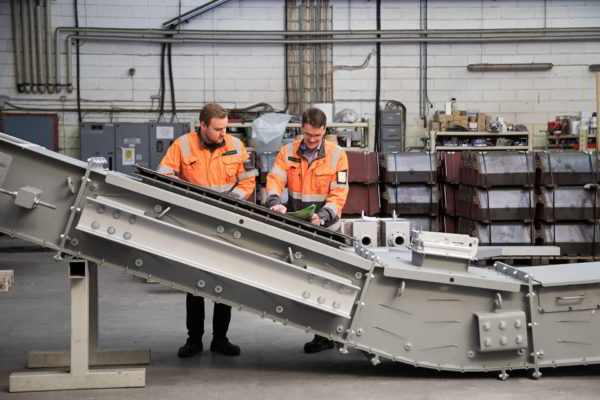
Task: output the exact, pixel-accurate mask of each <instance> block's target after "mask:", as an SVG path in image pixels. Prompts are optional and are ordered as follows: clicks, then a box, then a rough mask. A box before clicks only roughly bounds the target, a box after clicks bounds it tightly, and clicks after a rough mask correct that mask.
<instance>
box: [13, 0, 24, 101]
mask: <svg viewBox="0 0 600 400" xmlns="http://www.w3.org/2000/svg"><path fill="white" fill-rule="evenodd" d="M19 3H20V2H19V0H12V3H11V8H12V27H13V41H14V46H15V76H16V78H17V91H19V92H22V91H23V73H22V70H23V66H22V62H23V50H22V48H21V46H22V44H21V38H22V37H21V6H20V5H19Z"/></svg>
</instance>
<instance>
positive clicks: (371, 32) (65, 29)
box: [55, 26, 600, 36]
mask: <svg viewBox="0 0 600 400" xmlns="http://www.w3.org/2000/svg"><path fill="white" fill-rule="evenodd" d="M63 32H91V33H106V32H110V33H128V34H153V35H161V36H162V35H210V36H235V35H243V36H289V35H292V36H336V35H351V36H355V35H402V34H412V35H435V34H482V35H485V34H512V33H519V34H521V33H522V34H527V33H550V34H562V33H583V32H590V33H598V32H600V27H587V28H510V29H390V30H376V29H375V30H374V29H367V30H330V31H289V30H284V31H277V30H263V31H248V30H206V29H183V30H176V29H143V28H142V29H138V28H93V27H92V28H89V27H82V28H75V27H71V26H61V27H57V28H56V29H55V34H58V35H60V33H63Z"/></svg>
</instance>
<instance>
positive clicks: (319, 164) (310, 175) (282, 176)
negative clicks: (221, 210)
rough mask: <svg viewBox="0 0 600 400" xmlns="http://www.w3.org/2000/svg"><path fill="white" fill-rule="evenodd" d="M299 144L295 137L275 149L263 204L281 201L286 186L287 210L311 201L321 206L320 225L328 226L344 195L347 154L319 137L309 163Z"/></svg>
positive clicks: (340, 206)
mask: <svg viewBox="0 0 600 400" xmlns="http://www.w3.org/2000/svg"><path fill="white" fill-rule="evenodd" d="M300 143H302V141H301V140H296V141H295V142H293V143H288V144H287V145H285V146H283V147H282V148H281V149H280V150H279V154H277V158H276V159H275V165H274V166H273V169H272V170H271V172H270V173H269V175H268V176H267V206H268V207H272V206H273V205H275V204H280V203H281V198H282V196H283V189H284V188H285V186H286V185H287V188H288V194H289V201H288V205H287V208H288V210H289V211H297V210H301V209H302V208H304V207H307V206H309V205H311V204H315V205H317V208H319V207H321V208H320V209H319V211H318V215H319V217H320V218H321V220H323V221H324V225H325V226H330V225H332V224H333V223H335V222H336V221H337V220H338V219H339V217H340V216H341V215H342V208H344V204H346V198H347V197H348V156H347V155H346V152H345V151H344V150H342V148H341V147H340V146H338V145H337V144H335V143H333V142H330V141H328V140H323V142H322V144H321V148H320V149H319V154H318V156H317V158H316V159H315V160H313V162H312V163H310V165H309V163H308V160H307V158H306V156H305V154H304V152H302V150H301V149H300Z"/></svg>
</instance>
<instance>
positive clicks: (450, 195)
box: [441, 183, 458, 215]
mask: <svg viewBox="0 0 600 400" xmlns="http://www.w3.org/2000/svg"><path fill="white" fill-rule="evenodd" d="M441 189H442V199H441V200H442V201H441V203H442V213H444V214H447V215H456V193H457V192H458V185H453V184H449V183H444V184H442V185H441Z"/></svg>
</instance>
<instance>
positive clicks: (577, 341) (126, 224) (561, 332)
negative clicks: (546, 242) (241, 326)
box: [0, 135, 600, 378]
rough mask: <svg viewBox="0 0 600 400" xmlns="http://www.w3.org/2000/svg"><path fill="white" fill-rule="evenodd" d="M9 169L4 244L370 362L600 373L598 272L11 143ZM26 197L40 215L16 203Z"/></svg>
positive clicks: (4, 167) (3, 142)
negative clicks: (342, 225) (361, 231)
mask: <svg viewBox="0 0 600 400" xmlns="http://www.w3.org/2000/svg"><path fill="white" fill-rule="evenodd" d="M0 160H3V162H2V163H0V177H2V176H4V179H3V180H2V181H0V186H1V189H2V190H1V193H0V231H1V232H3V233H6V234H8V235H11V236H16V237H20V238H23V239H25V240H28V241H31V242H34V243H38V244H40V245H42V246H45V247H47V248H51V249H54V250H56V251H57V257H63V258H64V257H79V258H84V259H87V260H90V261H92V262H95V263H98V264H99V265H100V266H111V267H116V268H119V269H121V270H123V271H124V272H126V273H129V274H133V275H136V276H141V277H145V278H152V279H154V280H156V281H158V282H160V283H162V284H165V285H168V286H170V287H173V288H176V289H178V290H182V291H186V292H189V293H193V294H196V295H202V296H205V297H207V298H210V299H213V300H215V301H217V302H222V303H225V304H229V305H231V306H233V307H236V308H238V309H240V310H244V311H248V312H251V313H254V314H256V315H258V316H260V317H262V318H269V319H272V320H274V321H278V322H281V323H283V324H285V325H290V326H294V327H297V328H299V329H303V330H305V331H306V332H313V333H318V334H321V335H324V336H326V337H329V338H331V339H333V340H335V341H336V342H338V343H340V344H341V346H342V348H341V350H342V352H346V351H348V350H350V349H358V350H361V351H364V352H366V353H368V354H369V355H370V357H371V361H372V362H373V364H377V363H378V362H379V361H380V359H383V358H385V359H389V360H393V361H398V362H403V363H406V364H410V365H414V366H419V367H427V368H434V369H438V370H450V371H462V372H467V371H473V372H476V371H500V372H501V377H502V378H506V376H507V375H506V371H507V370H512V369H531V370H533V376H534V377H535V378H538V377H539V376H541V373H540V368H546V367H556V366H565V365H588V364H596V363H599V362H600V335H598V332H599V328H600V318H599V313H598V307H599V306H598V304H600V302H599V301H597V299H598V298H600V267H599V265H598V263H585V264H576V265H568V267H567V266H565V267H559V268H563V269H565V270H566V268H568V275H565V276H564V277H561V275H560V274H557V272H555V271H557V270H555V268H557V267H556V266H544V267H536V268H534V269H529V270H528V269H518V268H514V267H511V266H509V265H506V264H502V263H496V265H495V267H494V268H493V269H489V268H479V267H475V266H472V265H470V260H469V258H468V257H467V258H465V257H464V256H463V257H461V256H460V254H461V253H460V252H461V251H462V252H463V253H468V254H475V253H476V248H475V249H472V248H471V249H469V246H473V245H474V243H475V247H476V239H474V240H475V242H473V241H468V242H467V241H464V240H463V242H464V243H463V244H457V240H456V237H455V236H452V235H448V237H447V238H446V239H447V240H446V239H444V234H437V235H441V236H433V237H434V238H440V239H439V240H438V241H437V242H436V241H435V240H433V239H427V240H429V242H427V240H425V239H423V238H421V239H419V240H420V242H419V241H417V242H416V245H415V246H413V251H410V250H407V249H401V248H397V247H389V248H374V249H366V248H365V247H363V246H361V245H359V244H353V243H352V241H351V240H350V241H347V239H349V238H347V237H346V236H344V235H340V234H335V233H332V232H328V231H326V230H321V229H319V228H316V227H314V226H311V225H310V224H304V223H297V222H294V221H293V220H292V219H291V218H290V217H285V216H283V217H282V216H281V215H279V216H278V215H276V214H272V213H271V212H270V211H269V210H268V209H266V208H262V207H258V206H256V205H251V204H250V203H247V202H244V201H237V200H235V199H231V198H225V197H222V196H221V195H219V194H218V193H211V192H210V191H206V190H204V191H203V190H200V189H199V188H197V187H194V186H193V185H189V184H186V183H185V182H182V181H175V180H170V179H166V178H163V177H161V176H153V174H152V173H151V171H147V170H146V171H144V170H140V174H139V176H138V177H137V178H132V177H130V176H126V175H123V174H120V173H118V172H109V171H106V170H104V169H103V168H102V167H101V162H100V160H91V161H90V162H89V163H88V164H86V163H84V162H81V161H78V160H75V159H71V158H69V157H65V156H62V155H60V154H57V153H54V152H51V151H48V150H46V149H43V148H41V147H39V146H36V145H32V144H30V143H27V142H24V141H22V140H18V139H15V138H12V137H10V136H7V135H0ZM24 188H28V189H27V193H35V196H34V197H35V199H37V200H38V202H37V203H36V201H35V199H34V201H33V202H28V203H27V207H23V204H21V205H19V204H17V203H15V197H14V196H13V195H12V194H11V193H19V192H20V191H23V190H25V189H24ZM33 189H35V190H33ZM42 202H43V203H44V204H46V205H51V206H52V207H49V206H44V205H43V204H42ZM30 206H31V207H30ZM328 235H329V236H328ZM460 236H461V237H464V235H460ZM468 243H470V244H468ZM461 246H463V247H461ZM465 246H467V247H466V248H465ZM433 248H435V249H437V250H436V251H437V252H435V253H431V252H428V251H427V249H433ZM423 249H425V250H423ZM444 249H445V250H444ZM459 250H460V251H459ZM473 250H475V251H474V252H473ZM443 251H446V252H447V253H443ZM443 254H446V255H443ZM415 260H416V261H419V262H417V263H416V264H415Z"/></svg>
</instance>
